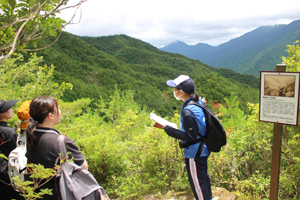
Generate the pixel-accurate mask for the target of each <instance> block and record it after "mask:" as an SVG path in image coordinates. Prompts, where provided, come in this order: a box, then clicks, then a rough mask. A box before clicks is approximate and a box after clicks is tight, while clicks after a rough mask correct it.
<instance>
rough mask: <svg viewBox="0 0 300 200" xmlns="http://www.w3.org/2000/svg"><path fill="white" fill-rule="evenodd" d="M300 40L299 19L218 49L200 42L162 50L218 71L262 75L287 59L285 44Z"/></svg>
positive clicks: (179, 44) (249, 34)
mask: <svg viewBox="0 0 300 200" xmlns="http://www.w3.org/2000/svg"><path fill="white" fill-rule="evenodd" d="M296 40H300V20H296V21H293V22H291V23H290V24H288V25H275V26H262V27H259V28H257V29H255V30H253V31H250V32H248V33H246V34H244V35H242V36H240V37H238V38H234V39H232V40H230V41H228V42H226V43H224V44H221V45H219V46H217V47H213V46H210V45H208V44H203V43H199V44H196V45H187V44H185V43H184V42H181V41H177V42H175V43H172V44H170V45H168V46H166V47H163V48H160V50H163V51H167V52H170V53H179V54H182V55H184V56H187V57H189V58H192V59H198V60H200V61H201V62H203V63H205V64H208V65H211V66H213V67H217V68H221V67H223V68H227V69H232V70H235V71H237V72H239V73H243V74H252V75H254V76H259V74H260V71H272V70H274V68H275V66H276V64H279V63H281V62H282V59H281V56H286V55H287V54H286V52H285V50H286V45H291V44H293V42H295V41H296Z"/></svg>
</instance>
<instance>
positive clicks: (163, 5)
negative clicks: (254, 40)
mask: <svg viewBox="0 0 300 200" xmlns="http://www.w3.org/2000/svg"><path fill="white" fill-rule="evenodd" d="M72 1H73V0H72ZM72 1H71V2H72ZM71 12H72V11H71V10H69V11H65V12H63V13H62V16H61V17H62V18H63V19H65V20H68V19H69V18H70V15H71ZM81 13H82V18H81V21H80V23H78V24H74V25H69V26H67V27H66V29H65V31H67V32H70V33H73V34H75V35H81V36H107V35H116V34H126V35H128V36H131V37H134V38H137V39H140V40H142V41H145V42H148V43H150V44H152V45H154V46H156V47H159V48H160V47H163V46H167V45H168V44H170V43H172V42H175V41H177V40H180V41H183V42H185V43H187V44H189V45H195V44H197V43H207V44H210V45H212V46H217V45H219V44H222V43H224V42H227V41H229V40H230V39H233V38H236V37H239V36H241V35H243V34H245V33H246V32H249V31H252V30H254V29H255V28H257V27H260V26H272V25H276V24H288V23H290V22H292V21H294V20H298V19H300V0H285V1H283V0H251V1H241V0H227V1H224V0H210V1H207V0H186V1H184V0H180V1H179V0H151V1H148V0H106V1H103V0H88V1H87V2H85V3H84V4H83V5H82V8H81ZM77 20H78V19H77ZM75 22H76V20H75Z"/></svg>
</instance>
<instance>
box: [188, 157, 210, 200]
mask: <svg viewBox="0 0 300 200" xmlns="http://www.w3.org/2000/svg"><path fill="white" fill-rule="evenodd" d="M207 158H208V157H200V159H199V160H198V161H197V162H195V161H194V158H186V159H185V164H186V169H187V173H188V177H189V181H190V185H191V188H192V191H193V193H194V196H195V198H196V199H197V200H211V199H212V193H211V184H210V178H209V176H208V174H207Z"/></svg>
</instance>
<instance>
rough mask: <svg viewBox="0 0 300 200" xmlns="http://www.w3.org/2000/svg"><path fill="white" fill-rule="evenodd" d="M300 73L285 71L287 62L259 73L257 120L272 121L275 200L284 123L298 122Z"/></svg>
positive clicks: (271, 185)
mask: <svg viewBox="0 0 300 200" xmlns="http://www.w3.org/2000/svg"><path fill="white" fill-rule="evenodd" d="M299 88H300V73H299V72H286V65H284V64H278V65H276V72H274V71H268V72H263V71H261V72H260V103H259V121H265V122H272V123H274V132H273V146H272V167H271V181H270V196H269V199H270V200H277V199H278V186H279V174H280V159H281V142H282V139H281V135H282V126H283V125H294V126H297V125H298V112H299Z"/></svg>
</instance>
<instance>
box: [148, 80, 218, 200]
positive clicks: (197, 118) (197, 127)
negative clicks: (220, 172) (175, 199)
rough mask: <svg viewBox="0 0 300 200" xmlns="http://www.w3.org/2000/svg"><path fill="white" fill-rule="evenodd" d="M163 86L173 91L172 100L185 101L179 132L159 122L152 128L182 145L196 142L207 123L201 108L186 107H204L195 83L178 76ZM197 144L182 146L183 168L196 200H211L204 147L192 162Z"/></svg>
mask: <svg viewBox="0 0 300 200" xmlns="http://www.w3.org/2000/svg"><path fill="white" fill-rule="evenodd" d="M166 83H167V85H168V86H170V87H172V88H173V94H174V97H175V98H176V99H177V100H180V101H183V102H184V104H183V109H182V111H181V114H180V130H178V129H175V128H173V127H171V126H168V125H166V126H162V125H160V124H158V123H156V124H155V125H154V126H155V127H158V128H163V129H164V130H165V132H166V133H167V134H168V135H169V136H171V137H173V138H176V139H179V140H181V142H183V143H184V144H185V143H187V142H191V141H195V140H197V139H199V138H200V136H199V134H201V135H202V136H205V135H206V122H205V115H204V112H203V109H202V108H200V107H198V106H197V105H187V106H185V105H186V104H187V103H188V102H189V101H191V100H193V101H196V102H198V103H199V104H202V105H204V104H205V103H204V102H203V101H202V99H200V98H199V96H198V94H197V93H196V92H195V90H196V85H195V83H194V81H193V80H192V79H191V78H190V77H189V76H186V75H180V76H179V77H177V78H176V79H174V80H168V81H167V82H166ZM200 144H201V142H198V143H195V144H191V145H189V146H186V145H184V146H185V147H184V157H185V163H186V169H187V174H188V178H189V182H190V185H191V188H192V191H193V193H194V196H195V198H196V199H197V200H211V199H212V192H211V182H210V178H209V175H208V174H207V158H208V156H209V155H210V151H209V150H208V149H207V146H206V144H204V146H203V149H202V152H201V155H200V158H197V159H195V156H196V154H197V151H198V149H199V146H200Z"/></svg>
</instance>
